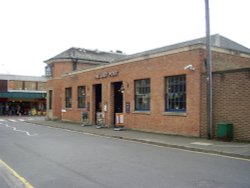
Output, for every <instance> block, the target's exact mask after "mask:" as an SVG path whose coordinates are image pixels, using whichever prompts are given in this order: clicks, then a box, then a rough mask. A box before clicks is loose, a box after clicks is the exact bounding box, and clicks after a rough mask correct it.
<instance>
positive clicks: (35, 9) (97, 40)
mask: <svg viewBox="0 0 250 188" xmlns="http://www.w3.org/2000/svg"><path fill="white" fill-rule="evenodd" d="M204 2H205V1H204V0H0V24H1V27H0V53H1V54H0V55H1V56H0V73H6V74H18V75H32V76H42V75H44V67H45V64H44V63H43V61H45V60H47V59H49V58H51V57H53V56H55V55H57V54H59V53H61V52H63V51H65V50H67V49H69V48H71V47H80V48H87V49H99V50H101V51H110V50H113V51H115V50H121V51H123V52H124V53H126V54H132V53H136V52H141V51H145V50H150V49H154V48H158V47H162V46H167V45H170V44H175V43H179V42H183V41H187V40H191V39H195V38H199V37H204V36H205V33H206V32H205V5H204V4H205V3H204ZM249 9H250V1H249V0H210V19H211V20H210V22H211V34H216V33H219V34H221V35H223V36H225V37H227V38H230V39H232V40H234V41H235V42H238V43H240V44H242V45H244V46H246V47H248V48H250V24H249V22H250V10H249Z"/></svg>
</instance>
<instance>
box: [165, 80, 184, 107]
mask: <svg viewBox="0 0 250 188" xmlns="http://www.w3.org/2000/svg"><path fill="white" fill-rule="evenodd" d="M165 88H166V89H165V92H166V93H165V110H166V111H186V76H185V75H179V76H170V77H166V79H165Z"/></svg>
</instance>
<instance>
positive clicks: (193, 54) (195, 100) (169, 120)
mask: <svg viewBox="0 0 250 188" xmlns="http://www.w3.org/2000/svg"><path fill="white" fill-rule="evenodd" d="M201 62H203V58H201V53H200V50H193V51H187V52H181V53H176V54H171V55H165V56H161V57H155V58H148V59H145V60H141V61H137V62H133V63H127V64H120V65H114V66H111V67H106V68H102V69H96V70H92V71H88V72H84V73H79V74H74V75H69V76H66V77H64V78H63V80H62V86H61V92H60V93H61V96H62V97H61V99H62V106H64V90H65V88H67V87H72V92H73V93H72V95H73V99H72V108H71V109H66V112H64V113H62V119H64V120H72V121H80V120H81V112H82V111H83V110H82V109H77V97H76V96H77V94H76V92H77V86H80V85H85V86H86V88H87V96H86V97H87V102H89V103H90V104H91V106H90V112H91V113H90V114H89V115H90V120H91V122H92V123H94V113H93V111H94V105H93V104H94V97H93V96H94V95H93V92H94V91H93V85H94V84H100V83H101V84H102V88H103V92H102V94H103V97H102V99H103V100H102V102H103V104H104V103H106V104H107V105H108V112H107V113H106V123H107V125H109V126H113V114H112V113H111V112H112V108H113V106H112V104H113V103H112V102H111V101H112V96H111V95H112V92H111V91H112V87H111V83H113V82H119V81H124V85H125V91H124V107H123V108H124V111H125V103H126V102H130V106H131V107H130V109H131V112H130V113H126V114H125V126H126V127H128V128H134V129H143V130H149V131H155V132H164V133H170V134H181V135H188V136H199V135H200V106H201V105H200V70H201V64H202V63H201ZM188 64H192V65H193V66H194V67H195V68H196V71H190V70H184V67H185V66H187V65H188ZM112 71H119V75H118V76H117V77H108V78H103V79H96V78H95V76H96V75H97V74H100V73H103V72H112ZM182 74H186V79H187V112H186V114H183V115H182V116H178V115H177V114H174V115H173V114H172V115H170V114H167V113H166V112H164V105H165V99H164V90H165V86H164V79H165V77H166V76H173V75H182ZM144 78H150V79H151V93H150V96H151V97H150V100H151V105H150V106H151V108H150V112H148V113H138V112H135V111H134V80H137V79H144ZM58 109H59V108H58ZM84 110H86V109H84Z"/></svg>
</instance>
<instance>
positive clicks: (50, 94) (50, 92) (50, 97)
mask: <svg viewBox="0 0 250 188" xmlns="http://www.w3.org/2000/svg"><path fill="white" fill-rule="evenodd" d="M52 95H53V92H52V90H49V110H51V109H52Z"/></svg>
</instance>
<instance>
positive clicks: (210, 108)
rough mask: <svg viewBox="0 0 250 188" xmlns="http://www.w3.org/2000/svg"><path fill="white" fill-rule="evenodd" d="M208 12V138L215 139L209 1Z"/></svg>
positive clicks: (207, 3)
mask: <svg viewBox="0 0 250 188" xmlns="http://www.w3.org/2000/svg"><path fill="white" fill-rule="evenodd" d="M205 9H206V10H205V11H206V49H207V58H206V59H207V61H206V62H207V122H208V125H207V136H208V139H212V138H213V106H212V102H213V98H212V94H213V92H212V56H211V38H210V18H209V0H205Z"/></svg>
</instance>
